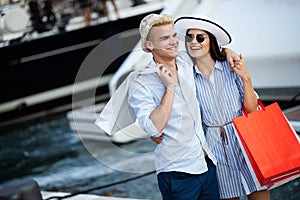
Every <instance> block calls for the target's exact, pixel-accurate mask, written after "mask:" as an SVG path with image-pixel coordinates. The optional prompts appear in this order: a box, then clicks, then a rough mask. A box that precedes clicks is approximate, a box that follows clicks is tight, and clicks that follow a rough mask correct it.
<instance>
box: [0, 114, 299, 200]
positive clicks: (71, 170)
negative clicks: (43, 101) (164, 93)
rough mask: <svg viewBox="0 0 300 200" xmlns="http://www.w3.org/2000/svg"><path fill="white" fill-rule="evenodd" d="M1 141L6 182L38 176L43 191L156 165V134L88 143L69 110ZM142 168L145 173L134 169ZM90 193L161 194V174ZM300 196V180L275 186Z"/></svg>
mask: <svg viewBox="0 0 300 200" xmlns="http://www.w3.org/2000/svg"><path fill="white" fill-rule="evenodd" d="M0 145H1V146H0V187H1V186H3V185H4V184H6V183H9V182H10V181H15V180H20V179H25V178H33V179H34V180H36V181H37V182H38V184H39V185H40V188H41V190H47V191H60V192H71V193H74V192H79V191H85V190H89V189H91V188H99V187H100V186H105V185H108V184H111V183H115V182H118V181H122V180H127V179H130V178H133V177H136V176H140V175H143V173H144V172H149V171H151V170H153V163H152V157H151V153H149V152H152V151H153V149H154V143H153V142H151V141H150V139H141V140H138V141H135V142H132V143H129V144H124V145H118V146H115V145H112V144H110V143H106V142H92V141H86V142H84V143H83V142H82V141H81V140H80V139H79V138H78V137H77V136H76V135H74V134H73V133H72V132H71V130H70V128H69V125H68V120H67V118H66V116H65V113H62V114H57V115H53V116H48V117H44V118H40V119H38V120H33V121H28V122H24V123H20V124H17V125H13V126H10V127H5V128H1V135H0ZM128 152H129V154H128ZM132 155H133V156H132ZM116 169H117V170H116ZM137 169H139V170H137ZM140 169H142V170H140ZM120 170H121V171H120ZM136 171H139V172H140V173H133V172H136ZM90 193H93V194H98V195H103V196H114V197H127V198H145V199H146V198H147V199H154V200H160V199H161V197H160V192H159V190H158V187H157V180H156V174H155V173H150V175H147V176H144V177H142V178H139V179H135V180H132V181H128V182H125V183H122V184H116V185H113V186H111V187H104V188H101V189H96V190H93V191H91V192H90ZM299 198H300V179H296V180H294V181H291V182H289V183H287V184H285V185H282V186H280V187H279V188H276V189H274V190H272V191H271V199H272V200H281V199H283V200H296V199H297V200H298V199H299Z"/></svg>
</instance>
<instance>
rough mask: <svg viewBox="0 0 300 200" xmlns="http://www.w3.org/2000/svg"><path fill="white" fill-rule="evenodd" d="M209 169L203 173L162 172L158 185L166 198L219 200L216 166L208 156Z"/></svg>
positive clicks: (170, 199) (168, 199)
mask: <svg viewBox="0 0 300 200" xmlns="http://www.w3.org/2000/svg"><path fill="white" fill-rule="evenodd" d="M206 162H207V166H208V171H207V172H205V173H203V174H187V173H183V172H161V173H159V174H158V175H157V180H158V187H159V190H160V192H161V194H162V197H163V199H164V200H177V199H178V200H179V199H180V200H200V199H201V200H206V199H207V200H219V199H220V195H219V187H218V180H217V175H216V166H215V165H214V164H213V162H212V161H211V160H210V159H208V158H206Z"/></svg>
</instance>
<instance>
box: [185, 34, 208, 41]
mask: <svg viewBox="0 0 300 200" xmlns="http://www.w3.org/2000/svg"><path fill="white" fill-rule="evenodd" d="M194 37H195V36H194V35H192V34H186V35H185V41H186V42H191V41H193V39H194ZM205 38H206V36H205V35H203V34H197V35H196V40H197V42H199V43H202V42H204V40H205Z"/></svg>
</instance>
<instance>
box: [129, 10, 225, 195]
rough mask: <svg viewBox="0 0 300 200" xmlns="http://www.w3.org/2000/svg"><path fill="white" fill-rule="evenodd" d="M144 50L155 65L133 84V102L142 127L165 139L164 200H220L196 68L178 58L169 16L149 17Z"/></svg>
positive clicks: (160, 162) (160, 157) (161, 157)
mask: <svg viewBox="0 0 300 200" xmlns="http://www.w3.org/2000/svg"><path fill="white" fill-rule="evenodd" d="M140 34H141V39H142V48H143V50H144V51H146V52H151V54H152V56H153V61H152V62H150V63H149V64H148V65H147V67H146V68H157V69H158V71H157V73H148V74H139V75H137V76H136V77H134V78H133V79H132V81H131V82H130V84H129V93H128V102H129V105H130V106H131V108H132V109H133V110H134V112H135V114H136V117H137V119H138V121H139V124H140V126H141V128H142V129H143V130H144V131H145V132H146V133H147V134H149V136H151V137H159V136H161V135H162V134H163V135H164V139H163V140H162V141H161V143H160V144H159V145H157V147H156V149H155V166H156V172H157V178H158V186H159V189H160V191H161V194H162V197H163V199H172V200H176V199H190V200H192V199H195V200H196V199H219V190H218V182H217V177H216V171H215V170H216V169H215V165H216V159H215V157H214V155H213V154H212V153H211V150H210V149H209V148H208V145H207V142H206V140H205V136H204V133H203V130H202V126H201V116H200V110H199V106H198V104H197V99H196V95H195V86H194V79H193V73H192V63H191V62H190V59H189V58H188V57H186V55H184V54H180V55H179V54H178V46H179V41H178V39H177V35H176V32H175V31H174V27H173V18H172V17H171V16H170V15H166V14H163V15H157V14H150V15H148V16H146V17H145V18H144V19H143V20H142V21H141V23H140Z"/></svg>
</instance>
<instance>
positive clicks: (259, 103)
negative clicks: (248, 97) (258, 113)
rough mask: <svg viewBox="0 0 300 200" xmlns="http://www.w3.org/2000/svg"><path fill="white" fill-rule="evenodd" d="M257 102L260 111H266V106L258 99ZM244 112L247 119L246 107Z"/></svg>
mask: <svg viewBox="0 0 300 200" xmlns="http://www.w3.org/2000/svg"><path fill="white" fill-rule="evenodd" d="M257 102H258V105H259V106H258V108H259V110H263V111H265V110H266V108H265V106H264V104H263V103H262V102H261V100H259V99H257ZM243 112H244V115H245V116H246V117H248V112H247V110H246V108H245V106H244V105H243Z"/></svg>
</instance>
